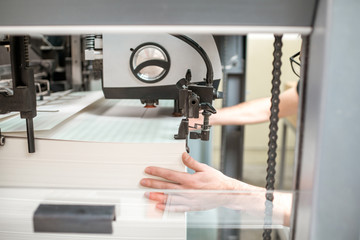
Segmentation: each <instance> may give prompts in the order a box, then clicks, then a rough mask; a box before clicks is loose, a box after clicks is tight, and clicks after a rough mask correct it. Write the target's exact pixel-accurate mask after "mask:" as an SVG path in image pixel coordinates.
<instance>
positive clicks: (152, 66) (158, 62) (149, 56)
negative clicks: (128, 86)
mask: <svg viewBox="0 0 360 240" xmlns="http://www.w3.org/2000/svg"><path fill="white" fill-rule="evenodd" d="M130 63H131V68H132V71H133V73H134V74H135V76H136V77H137V78H138V79H140V80H142V81H144V82H156V81H159V80H161V79H162V78H163V77H164V76H165V75H166V73H167V71H168V70H169V68H168V66H169V57H168V55H167V53H166V51H165V50H164V49H162V48H161V47H160V46H157V45H154V44H150V43H149V44H143V45H141V46H139V47H138V48H136V49H135V50H134V52H133V54H132V59H131V62H130Z"/></svg>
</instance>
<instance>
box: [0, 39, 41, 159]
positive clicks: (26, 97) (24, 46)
mask: <svg viewBox="0 0 360 240" xmlns="http://www.w3.org/2000/svg"><path fill="white" fill-rule="evenodd" d="M28 45H29V37H28V36H12V37H10V55H11V70H12V83H13V95H8V94H6V93H1V94H0V103H1V104H0V114H4V113H8V112H12V111H19V112H20V116H21V118H25V119H26V130H27V138H28V151H29V153H33V152H35V139H34V127H33V118H34V117H36V114H37V112H36V90H35V83H34V72H33V70H32V69H31V68H30V67H29V52H28Z"/></svg>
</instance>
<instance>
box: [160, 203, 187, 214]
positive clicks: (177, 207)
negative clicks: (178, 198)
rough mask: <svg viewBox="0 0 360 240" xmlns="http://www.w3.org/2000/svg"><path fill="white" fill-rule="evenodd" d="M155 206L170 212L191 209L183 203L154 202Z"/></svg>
mask: <svg viewBox="0 0 360 240" xmlns="http://www.w3.org/2000/svg"><path fill="white" fill-rule="evenodd" d="M156 208H157V209H160V210H162V211H165V210H167V211H170V212H188V211H190V210H191V208H190V207H189V206H184V205H170V206H169V205H167V204H164V203H158V204H156Z"/></svg>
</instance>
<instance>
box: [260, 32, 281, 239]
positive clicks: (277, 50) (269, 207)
mask: <svg viewBox="0 0 360 240" xmlns="http://www.w3.org/2000/svg"><path fill="white" fill-rule="evenodd" d="M281 48H282V35H280V36H275V42H274V52H273V56H274V61H273V71H272V75H273V79H272V81H271V83H272V88H271V108H270V125H269V128H270V133H269V144H268V146H269V150H268V160H267V164H268V166H267V169H266V172H267V175H266V190H267V191H268V192H267V193H266V195H265V196H266V202H265V219H264V233H263V239H264V240H271V232H272V230H271V224H272V212H273V200H274V194H273V190H274V189H275V166H276V148H277V144H276V141H277V138H278V136H277V131H278V121H279V103H280V99H279V95H280V75H281V69H280V68H281V56H282V51H281ZM269 191H270V192H269Z"/></svg>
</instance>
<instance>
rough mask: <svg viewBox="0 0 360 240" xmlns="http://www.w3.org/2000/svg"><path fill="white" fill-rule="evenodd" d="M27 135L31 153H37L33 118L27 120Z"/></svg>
mask: <svg viewBox="0 0 360 240" xmlns="http://www.w3.org/2000/svg"><path fill="white" fill-rule="evenodd" d="M26 133H27V139H28V150H29V153H34V152H35V138H34V124H33V119H32V118H26Z"/></svg>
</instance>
